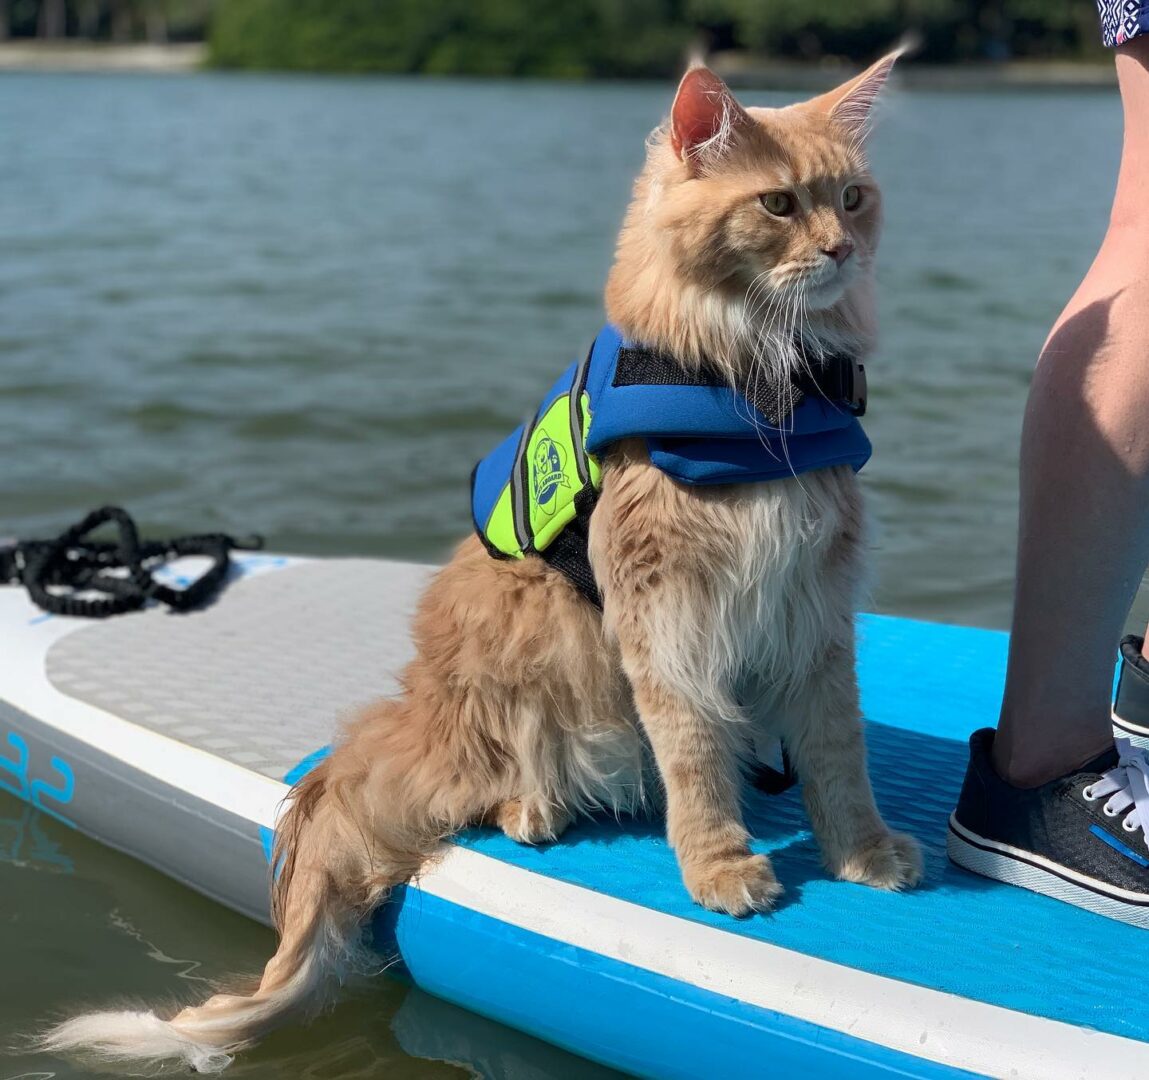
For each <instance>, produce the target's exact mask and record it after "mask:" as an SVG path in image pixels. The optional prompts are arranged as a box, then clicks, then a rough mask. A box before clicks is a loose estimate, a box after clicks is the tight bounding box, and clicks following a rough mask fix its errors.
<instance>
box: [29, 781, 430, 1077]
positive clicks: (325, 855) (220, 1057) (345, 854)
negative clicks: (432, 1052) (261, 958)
mask: <svg viewBox="0 0 1149 1080" xmlns="http://www.w3.org/2000/svg"><path fill="white" fill-rule="evenodd" d="M331 765H332V759H328V760H327V761H324V762H322V763H321V764H320V765H319V766H318V767H317V768H315V769H314V770H312V772H310V773H309V774H308V775H307V776H306V777H305V778H304V779H303V780H301V781H300V782H299V783H298V784H297V785H296V787H295V788H294V790H293V791H292V794H291V803H290V806H289V808H288V810H287V812H286V813H285V815H284V817H283V819H282V821H281V823H280V825H279V828H278V829H277V831H276V846H275V858H274V865H275V866H276V867H278V876H277V878H276V881H275V885H274V888H273V893H272V912H273V915H274V919H275V923H276V927H277V928H278V930H279V933H280V941H279V948H278V950H277V951H276V954H275V956H273V957H272V958H271V960H270V961H269V962H268V964H267V967H266V968H265V969H264V972H263V977H262V979H261V980H260V983H259V986H258V988H257V989H256V990H255V991H254V993H252V994H250V995H246V996H245V995H237V994H217V995H216V996H215V997H212V998H210V999H209V1000H208V1001H206V1002H205V1003H204V1004H202V1005H198V1006H195V1007H193V1008H187V1009H184V1010H182V1011H181V1012H179V1013H176V1015H174V1016H172V1017H170V1018H169V1019H161V1018H160V1017H158V1016H157V1015H156V1014H155V1013H152V1012H130V1011H125V1012H103V1013H91V1014H88V1015H84V1016H77V1017H75V1018H73V1019H70V1020H66V1021H64V1022H63V1023H61V1024H58V1025H57V1026H55V1027H54V1028H52V1029H51V1030H49V1031H47V1032H46V1033H45V1034H44V1035H42V1036H41V1037H40V1039H39V1040H38V1046H39V1048H40V1049H42V1050H46V1051H51V1052H55V1053H69V1054H74V1053H79V1054H81V1055H86V1056H89V1057H92V1058H95V1059H98V1060H101V1061H103V1062H107V1063H112V1064H114V1063H120V1064H132V1065H141V1064H150V1065H156V1064H159V1063H161V1062H165V1061H178V1062H182V1063H184V1064H185V1065H187V1066H190V1067H191V1068H193V1069H195V1070H196V1071H197V1072H219V1071H221V1070H222V1069H224V1068H226V1067H227V1066H228V1064H230V1062H231V1060H232V1055H233V1054H234V1053H235V1052H236V1051H238V1050H242V1049H244V1048H245V1047H247V1046H250V1045H251V1044H252V1043H254V1042H255V1041H257V1040H258V1039H259V1038H261V1037H262V1036H263V1035H265V1034H266V1033H267V1032H269V1031H271V1030H272V1029H273V1028H275V1027H278V1026H279V1025H280V1024H282V1023H283V1022H284V1021H285V1020H287V1019H290V1018H293V1017H300V1016H306V1015H308V1014H311V1013H314V1012H315V1011H317V1010H318V1009H319V1008H320V1007H321V1006H322V1004H323V1002H324V999H325V997H326V992H327V991H328V990H329V989H330V988H331V987H332V985H333V983H334V982H335V981H336V980H335V979H334V978H333V976H337V975H338V974H339V973H340V970H341V969H342V968H344V967H345V965H346V960H347V958H348V955H349V953H350V952H352V951H353V949H354V948H355V941H356V937H357V935H356V931H357V929H358V927H359V923H360V921H361V920H362V918H363V917H364V916H365V915H366V914H367V912H369V911H370V910H371V909H372V908H373V907H374V906H375V904H376V903H377V902H378V901H379V900H380V899H382V897H383V896H384V895H385V893H386V892H387V890H388V889H390V888H391V887H392V886H394V885H396V884H398V883H400V882H401V881H404V880H406V879H407V878H408V877H410V876H411V874H412V873H413V872H414V870H415V869H417V867H418V865H419V863H420V862H421V861H422V860H423V859H424V858H425V857H426V855H427V854H428V853H429V852H427V851H424V850H418V851H406V852H403V853H401V854H397V853H395V852H391V853H390V854H391V855H397V857H393V858H385V859H380V858H379V855H380V852H379V851H378V850H376V852H375V853H374V855H375V857H373V858H372V857H370V856H369V854H368V852H367V850H366V845H365V844H364V841H363V837H362V834H361V833H360V832H359V829H358V828H357V826H356V823H355V814H354V810H353V804H354V802H355V801H356V800H355V799H354V798H352V799H351V800H350V801H349V799H348V794H349V786H350V788H351V791H350V794H352V796H354V788H355V787H356V786H357V782H358V783H361V782H362V780H361V778H359V777H354V778H347V777H341V778H340V781H341V782H340V783H339V784H333V783H332V777H331Z"/></svg>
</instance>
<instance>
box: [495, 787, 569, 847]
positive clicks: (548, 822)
mask: <svg viewBox="0 0 1149 1080" xmlns="http://www.w3.org/2000/svg"><path fill="white" fill-rule="evenodd" d="M573 820H574V818H573V817H572V816H571V815H570V814H569V813H568V812H567V811H566V810H565V809H564V808H563V807H561V806H552V805H551V804H550V803H549V802H547V801H546V800H545V799H543V798H542V797H541V796H530V795H528V796H524V797H523V798H521V799H508V800H507V801H506V802H505V803H502V804H501V805H500V806H499V808H498V810H497V811H496V812H495V822H496V824H497V825H498V826H499V828H500V829H502V830H503V832H504V833H506V834H507V836H509V837H510V838H511V839H512V840H514V841H515V842H516V843H519V844H545V843H548V842H549V841H552V840H557V839H558V838H559V836H561V835H562V833H563V830H565V829H566V827H567V826H568V825H569V824H570V823H571V822H572V821H573Z"/></svg>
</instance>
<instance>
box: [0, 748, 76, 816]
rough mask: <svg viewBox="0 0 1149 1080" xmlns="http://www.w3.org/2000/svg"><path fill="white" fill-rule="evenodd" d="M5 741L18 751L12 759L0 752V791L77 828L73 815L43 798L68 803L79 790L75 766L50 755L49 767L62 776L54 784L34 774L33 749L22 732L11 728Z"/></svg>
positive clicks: (59, 803) (63, 803) (60, 804)
mask: <svg viewBox="0 0 1149 1080" xmlns="http://www.w3.org/2000/svg"><path fill="white" fill-rule="evenodd" d="M4 741H5V742H6V743H7V744H8V745H9V746H10V747H11V748H12V750H13V751H15V754H16V756H15V757H14V758H12V759H8V758H7V757H3V756H0V791H8V792H11V794H13V795H15V796H16V798H18V799H23V800H24V801H25V802H30V803H31V804H32V805H33V806H34V807H36V809H37V810H43V811H44V813H45V814H48V815H50V816H51V817H54V818H55V819H56V820H57V821H62V822H63V823H64V824H65V825H71V826H72V827H73V828H75V824H74V823H73V822H72V820H71V819H70V818H66V817H64V815H63V814H61V813H60V811H59V810H57V809H56V808H55V807H53V806H49V805H47V804H45V802H44V799H45V798H47V799H49V800H50V801H51V802H53V803H56V804H58V805H59V806H67V805H68V803H70V802H71V801H72V796H73V795H74V794H75V792H76V774H75V773H74V772H73V771H72V766H71V765H69V764H68V763H67V762H66V761H65V760H64V759H63V758H58V757H55V756H53V757H51V758H49V760H48V764H49V766H50V768H51V769H52V771H53V772H54V773H55V774H56V775H57V776H58V777H59V780H58V781H57V782H56V785H55V786H54V787H53V786H52V785H51V784H49V783H48V782H47V781H46V780H44V779H42V778H40V777H37V776H34V775H33V772H32V751H31V749H30V748H29V746H28V743H27V742H26V741H25V740H24V738H23V737H22V736H20V735H17V734H16V732H14V731H9V732H8V733H7V737H6V738H5V740H4Z"/></svg>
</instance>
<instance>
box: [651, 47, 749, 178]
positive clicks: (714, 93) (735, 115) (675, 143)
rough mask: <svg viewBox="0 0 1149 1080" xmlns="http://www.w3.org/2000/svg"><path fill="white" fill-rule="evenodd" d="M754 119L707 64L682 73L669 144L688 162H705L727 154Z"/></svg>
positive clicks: (692, 163) (671, 116) (698, 164)
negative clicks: (739, 131)
mask: <svg viewBox="0 0 1149 1080" xmlns="http://www.w3.org/2000/svg"><path fill="white" fill-rule="evenodd" d="M752 122H753V121H751V119H750V115H749V114H748V113H747V112H746V110H745V109H744V108H742V106H741V105H739V104H738V102H737V101H735V100H734V95H733V94H732V93H730V88H729V87H728V86H727V85H726V84H725V83H724V82H723V81H722V80H721V79H720V78H719V77H718V76H717V75H715V74H714V72H713V71H711V70H710V69H709V68H706V67H692V68H691V69H690V70H689V71H688V72H687V73H686V74H685V75H683V76H682V82H680V83H679V84H678V93H677V94H676V95H675V97H674V106H673V108H672V109H671V110H670V145H671V146H672V147H673V148H674V152H675V153H676V154H677V155H678V156H679V158H681V159H682V160H683V161H685V162H686V163H687V164H689V165H695V166H700V165H704V164H705V163H706V162H707V161H709V160H714V159H716V158H718V157H720V156H721V155H722V154H723V153H725V151H726V149H727V148H728V146H729V145H730V143H731V141H732V140H733V139H734V138H735V137H736V135H737V133H738V129H739V128H741V127H742V126H744V125H747V124H750V123H752Z"/></svg>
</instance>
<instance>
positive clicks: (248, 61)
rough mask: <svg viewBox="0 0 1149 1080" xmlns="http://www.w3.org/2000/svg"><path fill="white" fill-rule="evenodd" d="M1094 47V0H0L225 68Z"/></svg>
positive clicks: (0, 5)
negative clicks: (178, 42)
mask: <svg viewBox="0 0 1149 1080" xmlns="http://www.w3.org/2000/svg"><path fill="white" fill-rule="evenodd" d="M910 28H913V29H917V30H919V31H921V32H922V34H923V35H924V41H925V45H924V48H923V50H922V51H921V53H920V54H919V56H920V58H921V59H923V60H927V61H933V62H949V61H955V60H971V59H984V60H1002V59H1011V58H1019V59H1037V58H1042V59H1048V58H1074V57H1081V56H1085V55H1091V54H1092V55H1095V54H1096V53H1097V52H1098V51H1099V49H1100V46H1099V44H1098V30H1097V16H1096V11H1095V8H1094V4H1093V2H1092V0H0V37H2V36H6V35H7V34H12V35H19V36H40V37H62V36H65V35H67V36H73V35H74V36H78V37H87V38H95V39H98V38H111V39H115V40H130V39H132V38H146V39H149V40H153V41H163V40H168V39H184V40H188V39H194V38H197V37H207V38H208V40H209V41H210V44H211V57H212V61H213V63H215V64H216V65H218V66H220V67H232V68H269V69H282V70H310V71H359V72H367V71H381V72H429V73H437V74H447V73H451V74H474V75H551V76H564V77H591V76H633V75H665V74H669V73H672V72H673V71H675V70H676V69H677V68H679V67H680V66H681V63H682V58H683V54H684V53H685V52H686V51H687V50H688V49H690V48H691V47H701V48H703V49H706V50H720V49H741V50H748V51H752V52H756V53H763V54H767V55H769V56H772V57H781V58H792V59H803V60H818V59H821V58H823V57H827V56H841V57H849V58H851V59H861V58H865V57H868V56H871V55H873V54H874V53H876V52H877V51H878V50H880V49H882V48H884V47H886V46H888V45H889V44H890V43H891V42H892V41H894V40H895V39H897V38H898V37H900V36H901V35H902V34H903V33H904V32H905V31H906V30H907V29H910Z"/></svg>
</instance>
